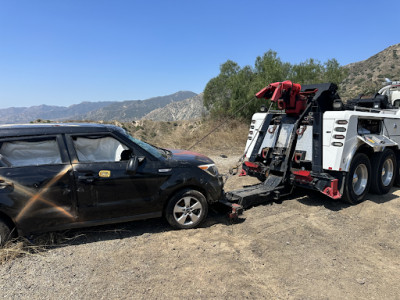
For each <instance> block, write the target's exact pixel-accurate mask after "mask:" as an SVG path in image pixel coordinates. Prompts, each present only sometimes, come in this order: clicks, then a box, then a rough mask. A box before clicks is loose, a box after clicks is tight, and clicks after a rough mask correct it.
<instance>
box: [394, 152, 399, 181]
mask: <svg viewBox="0 0 400 300" xmlns="http://www.w3.org/2000/svg"><path fill="white" fill-rule="evenodd" d="M396 161H400V153H399V151H396ZM394 185H395V186H398V187H400V163H397V168H396V176H395V178H394Z"/></svg>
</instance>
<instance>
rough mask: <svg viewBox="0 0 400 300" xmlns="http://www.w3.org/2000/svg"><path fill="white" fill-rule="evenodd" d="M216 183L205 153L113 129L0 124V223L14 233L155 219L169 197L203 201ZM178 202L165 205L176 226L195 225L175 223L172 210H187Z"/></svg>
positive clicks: (218, 189)
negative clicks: (151, 142) (189, 193)
mask: <svg viewBox="0 0 400 300" xmlns="http://www.w3.org/2000/svg"><path fill="white" fill-rule="evenodd" d="M222 186H223V181H222V178H221V176H220V175H219V174H218V171H217V170H216V169H215V166H214V164H213V161H212V160H210V159H209V158H208V157H206V156H203V155H200V154H196V153H192V152H187V151H179V150H176V151H169V150H165V149H159V148H156V147H153V146H151V145H148V144H146V143H144V142H142V141H139V140H136V139H134V138H132V137H131V136H129V135H128V134H127V133H126V132H125V130H123V129H122V128H120V127H117V126H112V125H100V124H30V125H3V126H0V221H3V223H6V224H7V225H8V226H10V228H12V227H14V226H15V227H16V229H17V230H18V232H19V233H20V234H24V235H26V234H28V233H34V232H43V231H53V230H59V229H66V228H74V227H84V226H91V225H100V224H106V223H116V222H123V221H130V220H137V219H147V218H153V217H160V216H162V215H163V214H164V213H165V212H166V207H167V206H168V201H170V199H171V198H172V197H173V196H174V195H177V194H179V193H181V194H182V195H183V194H184V193H182V191H183V192H186V193H187V191H195V193H197V192H198V193H201V196H200V197H202V196H204V198H205V200H206V201H207V203H206V205H207V204H209V203H212V202H216V201H217V200H218V199H219V198H220V197H221V194H222ZM192 194H193V193H192ZM196 196H198V194H195V195H194V196H191V197H194V199H196ZM181 197H182V199H184V200H182V201H181V202H182V203H188V205H191V206H193V210H194V209H195V208H196V207H197V208H198V203H197V204H196V201H194V202H193V201H192V200H191V199H192V198H187V196H181ZM185 197H186V198H185ZM197 198H199V197H197ZM200 200H201V199H200ZM200 200H199V201H200ZM185 201H186V202H185ZM190 201H192V202H191V203H190ZM200 202H201V201H200ZM203 202H204V201H203ZM203 202H202V203H203ZM203 204H204V203H203ZM188 205H186V206H188ZM181 206H182V205H181ZM181 206H179V205H178V204H176V205H175V206H174V205H172V206H171V207H172V208H171V209H170V214H173V213H174V212H175V213H176V214H175V217H176V218H175V221H177V222H178V225H179V222H181V223H182V224H181V225H186V224H188V225H198V224H197V222H191V223H190V222H189V223H190V224H189V223H188V222H187V221H185V220H186V217H185V220H183V221H182V218H180V217H181V215H182V213H181V214H178V212H177V210H182V211H183V214H185V215H186V214H188V215H189V214H190V213H192V211H189V209H188V208H186V207H181ZM183 206H184V205H183ZM194 206H196V207H194ZM203 206H204V205H203ZM185 209H186V210H185ZM205 210H206V211H207V208H205ZM206 211H205V213H206ZM196 212H199V210H197V211H196ZM202 214H203V213H202ZM201 217H202V218H203V215H202V216H201ZM187 218H188V220H189V219H190V218H189V217H187ZM172 219H173V218H172ZM189 221H190V220H189ZM194 221H197V217H196V219H194ZM184 222H186V223H184ZM194 223H196V224H194ZM172 225H173V224H172ZM181 227H182V228H185V226H181ZM187 227H191V226H187ZM0 233H1V232H0ZM3 239H4V237H3Z"/></svg>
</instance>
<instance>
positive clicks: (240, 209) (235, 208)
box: [228, 203, 243, 220]
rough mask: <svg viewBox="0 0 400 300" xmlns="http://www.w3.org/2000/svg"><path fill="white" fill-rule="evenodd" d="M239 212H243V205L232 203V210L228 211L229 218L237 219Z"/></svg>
mask: <svg viewBox="0 0 400 300" xmlns="http://www.w3.org/2000/svg"><path fill="white" fill-rule="evenodd" d="M241 214H243V206H241V205H239V204H236V203H232V211H231V212H230V213H229V215H228V216H229V219H233V220H234V219H237V218H238V217H239V216H240V215H241Z"/></svg>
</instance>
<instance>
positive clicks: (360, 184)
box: [343, 153, 371, 204]
mask: <svg viewBox="0 0 400 300" xmlns="http://www.w3.org/2000/svg"><path fill="white" fill-rule="evenodd" d="M370 185H371V163H370V161H369V158H368V156H367V155H365V154H364V153H357V154H356V155H355V156H354V158H353V160H352V162H351V165H350V170H349V173H348V174H347V176H346V181H345V189H344V195H343V200H345V201H346V202H348V203H351V204H356V203H360V202H362V201H363V200H364V198H365V196H366V195H367V193H368V191H369V187H370Z"/></svg>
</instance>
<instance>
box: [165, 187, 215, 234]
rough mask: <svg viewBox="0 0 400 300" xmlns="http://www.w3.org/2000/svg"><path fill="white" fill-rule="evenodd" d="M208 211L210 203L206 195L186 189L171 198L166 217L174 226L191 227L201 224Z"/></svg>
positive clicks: (180, 227)
mask: <svg viewBox="0 0 400 300" xmlns="http://www.w3.org/2000/svg"><path fill="white" fill-rule="evenodd" d="M207 213H208V203H207V200H206V198H205V197H204V195H203V194H202V193H200V192H199V191H196V190H190V189H186V190H183V191H180V192H178V193H177V194H176V195H174V196H173V197H172V198H171V200H170V201H169V202H168V204H167V207H166V211H165V217H166V219H167V221H168V223H169V224H170V225H171V226H172V227H174V228H178V229H190V228H195V227H197V226H199V225H200V224H201V222H203V221H204V219H205V218H206V216H207Z"/></svg>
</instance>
